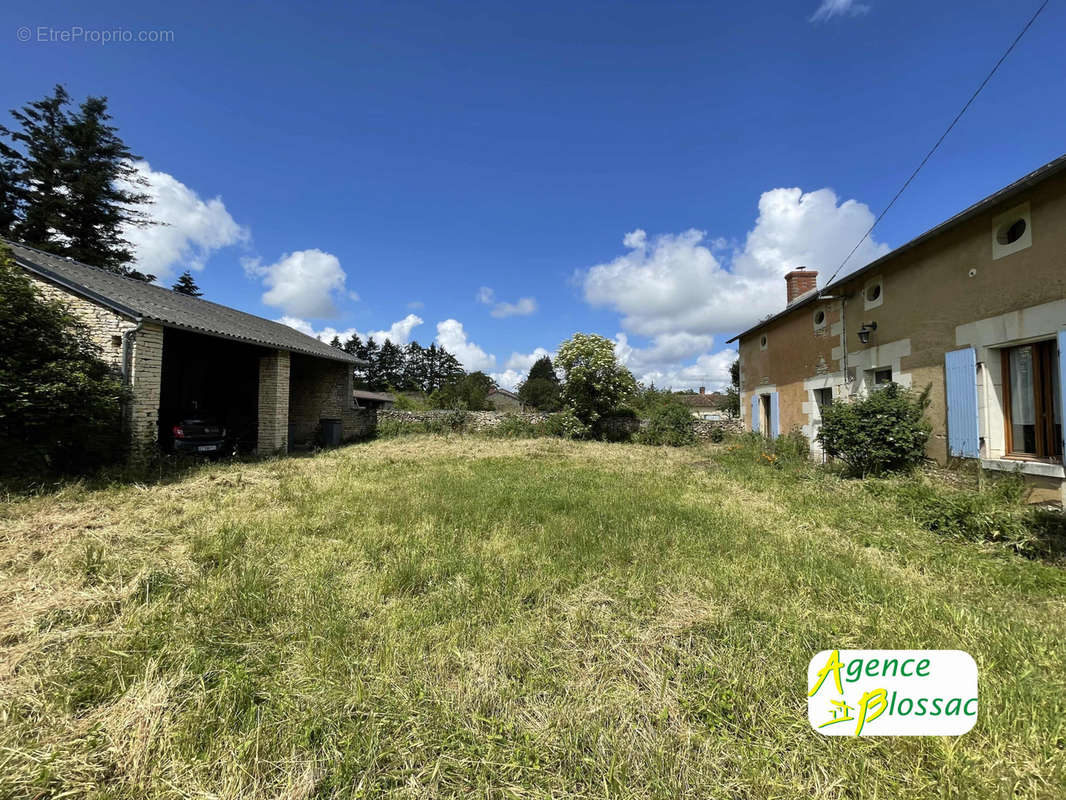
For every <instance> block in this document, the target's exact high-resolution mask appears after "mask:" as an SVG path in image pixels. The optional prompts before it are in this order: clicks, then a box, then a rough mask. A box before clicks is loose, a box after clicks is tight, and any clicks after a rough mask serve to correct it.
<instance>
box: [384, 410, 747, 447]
mask: <svg viewBox="0 0 1066 800" xmlns="http://www.w3.org/2000/svg"><path fill="white" fill-rule="evenodd" d="M453 414H455V412H454V411H444V410H433V411H401V410H399V409H395V408H382V409H379V410H378V420H380V421H382V422H385V421H387V420H391V421H393V422H399V423H401V424H403V423H406V424H409V425H417V424H434V423H439V422H442V421H445V420H448V419H450V418H451V417H452V415H453ZM550 416H551V414H542V413H540V412H536V411H522V412H502V411H467V412H466V426H465V427H466V430H468V431H473V432H475V433H476V432H480V431H488V430H492V429H493V428H495V427H497V426H498V425H499V424H500V423H501V422H502V421H503V420H504V418H505V417H519V418H521V419H523V420H525V421H526V422H529V423H532V424H536V423H542V422H546V421H547V420H548V418H549V417H550ZM645 425H647V420H636V419H632V418H627V417H616V418H613V419H609V420H607V426H608V427H609V428H610V433H611V434H613V435H618V434H626V433H628V434H634V433H636V432H637V431H638V430H640V428H642V427H644V426H645ZM693 428H694V430H695V431H696V437H697V438H698V439H701V440H709V439H712V438H714V435H715V431H718V430H720V431H722V432H723V433H724V434H726V435H731V434H734V433H741V432H742V431H743V430H744V423H743V422H741V420H739V419H723V420H710V419H697V420H693Z"/></svg>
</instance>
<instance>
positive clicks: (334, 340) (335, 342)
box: [329, 336, 344, 350]
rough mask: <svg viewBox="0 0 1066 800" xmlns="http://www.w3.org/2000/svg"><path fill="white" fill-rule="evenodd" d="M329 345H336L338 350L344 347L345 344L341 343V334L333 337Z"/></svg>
mask: <svg viewBox="0 0 1066 800" xmlns="http://www.w3.org/2000/svg"><path fill="white" fill-rule="evenodd" d="M329 346H330V347H336V348H337V349H338V350H343V349H344V345H342V344H341V337H339V336H334V337H333V338H332V339H330V340H329Z"/></svg>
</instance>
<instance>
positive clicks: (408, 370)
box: [400, 342, 426, 392]
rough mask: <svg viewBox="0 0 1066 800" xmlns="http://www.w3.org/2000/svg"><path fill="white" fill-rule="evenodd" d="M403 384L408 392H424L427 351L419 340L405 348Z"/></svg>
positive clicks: (403, 387) (402, 386)
mask: <svg viewBox="0 0 1066 800" xmlns="http://www.w3.org/2000/svg"><path fill="white" fill-rule="evenodd" d="M403 361H404V363H403V378H402V380H401V386H400V388H402V389H403V390H404V391H407V392H424V391H425V384H426V353H425V350H424V349H423V348H422V345H420V344H419V343H418V342H411V343H410V344H409V345H407V347H406V349H405V350H404V359H403Z"/></svg>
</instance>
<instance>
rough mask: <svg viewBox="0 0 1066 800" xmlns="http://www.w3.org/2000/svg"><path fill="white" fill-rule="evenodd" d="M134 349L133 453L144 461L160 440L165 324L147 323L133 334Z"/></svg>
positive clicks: (131, 382)
mask: <svg viewBox="0 0 1066 800" xmlns="http://www.w3.org/2000/svg"><path fill="white" fill-rule="evenodd" d="M132 338H133V346H132V347H131V352H130V372H129V388H130V391H131V392H132V398H131V400H130V403H129V405H128V407H127V420H128V424H129V433H130V451H131V452H130V455H131V456H132V457H133V459H134V460H135V461H136V460H140V459H143V458H149V457H151V456H152V455H153V454H154V452H155V445H156V442H157V440H158V439H159V387H160V383H161V381H162V378H163V326H162V325H158V324H156V323H154V322H145V323H143V324H142V325H141V329H140V330H139V331H137V333H135V334H134V335H133V337H132Z"/></svg>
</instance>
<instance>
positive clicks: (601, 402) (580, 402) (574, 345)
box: [556, 333, 637, 429]
mask: <svg viewBox="0 0 1066 800" xmlns="http://www.w3.org/2000/svg"><path fill="white" fill-rule="evenodd" d="M556 363H557V364H558V365H559V366H560V367H561V368H562V369H563V371H564V372H565V373H566V381H565V383H564V384H563V392H562V399H563V403H564V404H565V405H566V406H567V407H569V408H570V409H572V410H573V412H574V414H575V415H576V416H577V418H578V419H579V420H580V421H581V422H582V423H583V424H584V425H586V426H588V427H590V428H592V429H595V428H596V424H597V423H598V422H599V421H600V420H601V419H602V418H603V417H605V416H607V415H609V414H610V413H611V412H612V411H614V410H616V409H618V408H619V407H621V406H622V404H623V403H625V402H626V401H627V400H628V399H629V398H630V397H632V396H633V394H634V392H635V391H636V388H637V384H636V381H634V380H633V376H632V374H630V372H629V370H628V369H626V368H625V367H623V366H622V365H621V364H619V363H618V360H617V359H616V357H615V353H614V345H613V344H612V343H611V341H610V340H609V339H605V338H603V337H602V336H596V335H595V334H585V333H575V334H574V335H573V336H571V337H570V338H569V339H567V340H566V341H565V342H563V343H562V344H561V345H560V346H559V354H558V356H557V357H556Z"/></svg>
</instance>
